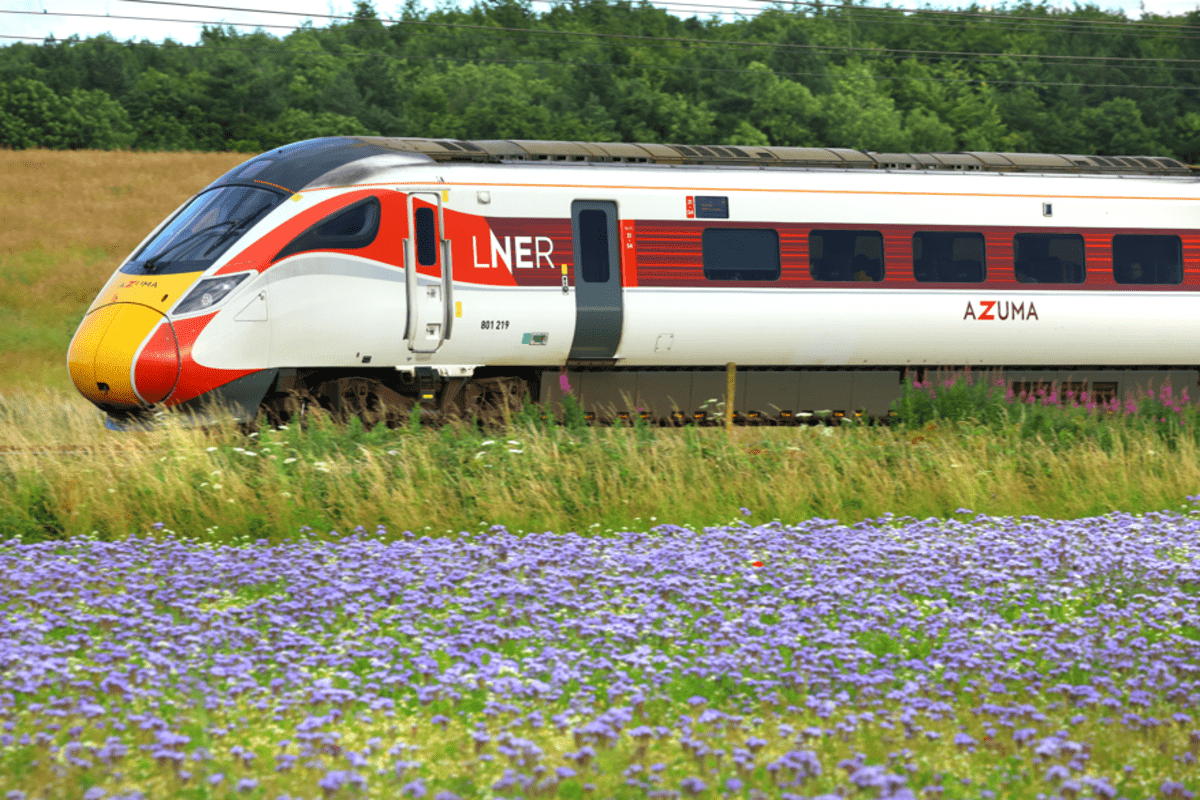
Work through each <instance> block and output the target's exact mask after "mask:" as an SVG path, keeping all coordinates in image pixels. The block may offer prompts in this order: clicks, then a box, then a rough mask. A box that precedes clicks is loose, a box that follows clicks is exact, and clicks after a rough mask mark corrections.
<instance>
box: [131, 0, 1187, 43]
mask: <svg viewBox="0 0 1200 800" xmlns="http://www.w3.org/2000/svg"><path fill="white" fill-rule="evenodd" d="M122 1H123V2H126V3H142V4H147V5H160V6H177V7H183V8H206V9H210V10H218V11H239V12H243V13H252V14H285V15H289V16H303V17H307V18H321V19H330V20H348V21H353V20H357V19H359V17H356V16H354V15H352V14H312V13H301V12H292V11H278V10H271V9H257V8H246V7H244V6H225V5H214V4H209V3H194V2H183V0H122ZM565 1H566V0H558V2H565ZM658 4H659V5H664V6H672V5H686V6H688V7H693V6H694V7H706V8H714V9H726V10H728V6H719V5H713V6H708V5H706V4H702V3H686V4H680V3H678V2H676V0H659V2H658ZM812 5H814V6H815V5H817V4H815V3H813V4H812ZM824 8H830V7H828V6H825V7H824ZM833 8H836V9H844V8H846V7H845V6H835V7H833ZM855 8H861V9H862V10H863V11H864V12H866V13H867V14H871V13H874V14H888V13H892V9H889V8H886V7H885V8H871V7H865V6H864V7H855ZM924 11H925V10H920V11H919V12H918V13H924ZM930 11H931V12H932V11H935V9H930ZM839 13H845V14H848V12H843V11H839ZM894 13H907V12H894ZM938 13H940V14H943V15H945V14H958V13H976V12H956V11H939V12H938ZM860 16H862V18H863V19H867V18H868V17H866V16H865V15H860ZM982 16H987V17H989V18H990V19H992V20H994V21H997V22H1002V21H1006V20H1008V17H1007V16H1006V15H1003V14H991V15H982ZM375 19H376V20H377V21H379V22H390V23H399V24H405V23H408V24H414V21H411V20H396V19H391V18H387V17H379V16H378V15H377V16H376V17H375ZM870 19H871V20H872V21H874V22H885V21H887V20H884V19H883V18H881V17H879V16H874V17H870ZM1023 19H1025V20H1034V21H1036V24H1037V25H1039V26H1042V27H1044V25H1060V26H1088V25H1090V24H1091V23H1092V22H1097V23H1106V24H1108V25H1120V26H1124V28H1126V30H1105V31H1098V32H1095V33H1097V34H1098V35H1104V36H1112V35H1114V34H1117V33H1120V34H1128V35H1134V36H1136V35H1139V33H1138V31H1139V30H1141V29H1142V26H1143V25H1156V26H1159V27H1163V28H1165V29H1167V30H1169V31H1173V32H1175V37H1174V38H1186V39H1196V38H1200V35H1195V36H1188V35H1186V34H1183V33H1182V31H1196V32H1200V27H1197V26H1186V25H1166V24H1162V23H1142V22H1132V21H1130V22H1124V23H1120V22H1109V21H1107V20H1094V21H1093V20H1073V19H1062V20H1052V19H1048V20H1045V21H1044V23H1043V21H1041V20H1039V19H1038V18H1036V17H1028V18H1023ZM894 21H895V22H903V23H904V24H914V23H912V22H911V21H910V18H905V19H903V20H894ZM423 24H436V25H455V26H460V25H461V24H460V23H423ZM916 24H921V23H916ZM461 27H487V28H491V29H492V30H496V29H497V28H496V27H494V26H469V25H461ZM1135 28H1136V29H1137V30H1134V29H1135ZM500 29H501V30H507V29H504V28H500ZM516 30H521V29H516ZM1072 32H1087V31H1086V30H1085V29H1081V30H1079V31H1072ZM564 33H568V32H564ZM569 33H572V34H574V35H582V36H589V35H593V34H591V33H584V32H575V31H571V32H569ZM596 35H601V36H621V35H622V34H596Z"/></svg>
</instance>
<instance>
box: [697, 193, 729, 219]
mask: <svg viewBox="0 0 1200 800" xmlns="http://www.w3.org/2000/svg"><path fill="white" fill-rule="evenodd" d="M696 219H729V198H728V197H700V196H697V197H696Z"/></svg>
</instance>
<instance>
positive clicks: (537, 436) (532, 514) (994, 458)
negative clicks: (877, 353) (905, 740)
mask: <svg viewBox="0 0 1200 800" xmlns="http://www.w3.org/2000/svg"><path fill="white" fill-rule="evenodd" d="M1105 424H1107V425H1108V426H1109V427H1110V428H1111V429H1112V430H1113V431H1114V432H1115V435H1111V436H1109V437H1107V438H1103V437H1102V438H1100V439H1093V438H1089V437H1077V438H1074V439H1072V440H1071V441H1070V443H1069V445H1068V444H1066V443H1065V440H1064V439H1062V438H1061V437H1045V436H1042V435H1039V434H1032V435H1031V434H1029V433H1028V431H1027V430H1025V429H1022V428H1021V427H1020V426H1017V425H1007V426H1000V427H994V428H990V427H988V426H986V425H985V424H984V423H981V422H976V421H971V420H965V421H957V422H947V421H940V420H939V421H933V422H924V423H923V424H922V425H921V426H920V427H919V428H917V427H907V426H905V425H897V426H893V427H866V426H843V427H840V428H833V427H814V428H809V427H795V428H739V429H735V430H734V431H733V432H732V433H727V432H726V431H724V430H722V429H719V428H684V429H651V428H646V427H641V426H636V427H632V428H630V427H621V428H601V427H596V428H585V427H580V426H577V425H572V426H570V427H561V426H547V425H546V424H545V423H543V422H542V421H541V420H540V419H539V418H538V416H537V415H535V414H527V415H525V416H524V417H518V418H516V419H514V420H513V421H512V422H511V424H510V425H509V427H508V428H506V429H504V430H503V431H500V432H491V433H487V432H481V431H479V430H477V429H475V428H473V427H471V426H467V425H459V426H450V427H445V428H441V429H429V428H422V427H420V426H415V427H404V428H401V429H397V430H388V429H386V428H382V427H381V428H378V429H376V430H373V431H367V430H364V429H363V428H362V426H361V425H358V424H357V423H354V424H351V425H350V426H349V427H338V426H335V425H334V424H332V423H331V422H329V421H328V420H326V419H324V418H321V417H316V418H314V419H313V420H312V421H311V423H310V424H308V425H307V426H306V427H304V428H303V429H302V428H300V427H298V426H291V427H288V428H285V429H281V430H269V429H264V430H262V431H261V432H259V433H256V434H250V435H243V434H242V433H240V432H239V431H238V429H237V427H236V426H234V425H232V424H228V425H223V426H217V427H215V428H211V429H208V430H197V429H191V428H186V427H183V426H181V425H178V424H176V422H175V421H174V419H173V418H168V419H167V420H166V422H165V423H164V424H163V426H162V427H161V429H158V430H154V431H148V432H137V433H128V434H114V433H112V432H109V431H107V430H105V429H104V428H103V426H102V424H101V422H100V418H99V415H98V414H97V413H96V412H95V411H94V410H92V409H90V407H89V406H88V405H87V404H86V403H84V402H83V401H81V400H76V399H75V398H72V397H70V396H68V395H61V394H58V393H54V392H48V391H47V392H43V393H41V394H19V393H10V394H5V395H2V396H0V452H2V456H0V530H4V531H9V532H14V533H19V534H20V535H22V536H24V537H26V538H30V539H37V538H44V537H54V538H56V537H63V536H73V535H78V534H85V535H87V534H91V533H92V532H93V531H95V532H97V535H99V536H101V537H104V538H120V537H123V536H125V535H127V534H129V533H136V532H145V531H146V530H148V529H149V528H150V526H151V525H153V524H154V523H158V522H161V523H164V524H165V525H166V526H167V527H169V528H171V529H173V530H176V531H179V532H180V533H182V534H185V535H189V536H198V537H201V538H208V539H211V540H216V541H232V540H238V539H241V538H243V537H250V538H251V539H256V538H260V537H261V538H266V539H268V540H271V541H279V540H284V539H287V538H289V537H293V536H295V535H297V533H298V531H300V529H301V528H303V527H308V528H310V529H313V530H315V531H317V532H319V533H322V534H325V533H328V532H329V531H334V530H336V531H339V532H340V533H346V532H348V531H349V530H351V529H352V528H353V527H355V526H358V525H366V526H370V525H375V524H383V525H385V526H387V527H388V529H389V530H391V531H394V532H397V533H400V532H405V531H407V532H411V533H412V534H414V535H423V534H425V533H434V534H443V533H445V532H447V531H450V532H459V531H464V530H475V529H477V528H478V526H479V524H480V523H481V522H486V523H487V524H489V525H490V524H503V525H506V526H507V527H508V528H509V529H510V530H524V531H545V530H556V531H568V530H578V531H585V530H591V529H596V528H599V529H610V528H611V529H629V528H635V529H636V528H643V529H644V528H647V527H649V526H652V525H654V524H656V520H661V521H668V520H669V521H671V522H674V523H684V522H687V523H691V524H696V525H715V524H724V523H727V522H729V521H730V520H731V519H733V518H734V517H740V515H739V514H738V509H739V508H743V507H745V508H749V509H750V510H751V511H752V512H753V516H754V519H757V520H770V519H774V518H779V519H784V520H798V519H806V518H810V517H814V516H815V517H824V518H837V519H840V520H842V521H844V522H854V521H858V520H862V519H866V518H872V517H878V516H880V515H882V514H885V513H888V512H891V513H894V514H897V515H908V516H913V517H917V518H924V517H929V516H938V517H945V516H949V515H952V514H953V513H954V512H955V510H956V509H959V508H962V507H967V508H971V509H973V510H975V511H977V512H985V513H988V514H993V515H1017V516H1020V515H1026V514H1035V515H1040V516H1046V517H1057V518H1070V517H1078V516H1085V515H1092V514H1103V513H1106V512H1107V511H1109V510H1111V509H1114V508H1120V509H1122V510H1126V511H1131V512H1137V511H1145V510H1152V509H1162V508H1168V507H1173V506H1177V505H1178V504H1179V503H1180V502H1182V501H1183V498H1184V497H1185V496H1187V495H1190V494H1196V493H1197V487H1200V458H1198V456H1200V446H1198V445H1197V443H1196V441H1195V439H1194V438H1193V437H1191V436H1176V437H1173V438H1172V437H1169V436H1164V435H1162V434H1161V433H1160V432H1159V431H1158V430H1157V429H1155V428H1153V427H1138V426H1136V425H1131V424H1128V423H1127V422H1126V421H1125V418H1123V417H1113V418H1111V419H1108V420H1107V422H1106V423H1105Z"/></svg>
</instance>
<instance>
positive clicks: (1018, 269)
mask: <svg viewBox="0 0 1200 800" xmlns="http://www.w3.org/2000/svg"><path fill="white" fill-rule="evenodd" d="M1013 272H1014V274H1015V275H1016V278H1017V280H1018V281H1020V282H1021V283H1083V276H1084V258H1083V237H1082V236H1079V235H1078V234H1070V233H1018V234H1017V235H1016V236H1014V237H1013Z"/></svg>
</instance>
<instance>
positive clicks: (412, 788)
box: [400, 778, 428, 797]
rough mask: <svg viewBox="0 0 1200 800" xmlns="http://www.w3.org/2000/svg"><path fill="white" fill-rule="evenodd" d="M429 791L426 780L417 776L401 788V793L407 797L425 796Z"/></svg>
mask: <svg viewBox="0 0 1200 800" xmlns="http://www.w3.org/2000/svg"><path fill="white" fill-rule="evenodd" d="M427 791H428V790H427V789H426V788H425V781H423V780H421V779H420V778H417V779H416V780H415V781H412V782H410V783H406V784H404V786H403V787H401V789H400V794H402V795H404V796H405V797H424V796H425V794H426V792H427Z"/></svg>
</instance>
